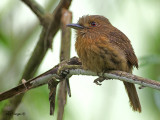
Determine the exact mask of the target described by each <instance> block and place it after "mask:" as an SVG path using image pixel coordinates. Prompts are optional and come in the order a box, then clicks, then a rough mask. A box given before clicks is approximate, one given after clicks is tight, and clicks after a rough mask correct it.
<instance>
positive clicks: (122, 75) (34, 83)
mask: <svg viewBox="0 0 160 120" xmlns="http://www.w3.org/2000/svg"><path fill="white" fill-rule="evenodd" d="M66 65H68V66H70V67H69V68H67V69H64V70H63V71H65V72H66V71H67V72H68V74H67V76H72V75H88V76H97V73H95V72H92V71H89V70H84V69H82V68H76V67H75V66H76V65H81V62H79V60H78V58H77V57H73V58H71V59H70V60H68V61H62V62H61V63H60V64H58V65H57V66H55V67H53V68H52V69H50V70H49V71H47V72H45V73H43V74H41V75H39V76H37V77H36V78H33V79H30V80H29V81H27V82H26V83H25V84H21V85H19V86H17V87H15V88H12V89H10V90H8V91H6V92H3V93H0V101H2V100H5V99H8V98H10V97H13V96H15V95H19V94H21V93H24V92H27V91H28V90H30V89H33V88H36V87H39V86H42V85H45V84H47V83H48V81H49V80H51V79H52V78H53V77H54V78H56V79H58V80H59V81H58V80H57V81H54V82H55V84H56V83H57V82H61V81H63V80H64V79H63V76H62V75H59V74H57V72H58V70H59V67H61V66H66ZM104 77H106V78H109V79H118V80H121V81H125V82H130V83H134V84H139V85H141V86H145V87H150V88H153V89H157V90H160V82H158V81H155V80H150V79H146V78H142V77H139V76H136V75H133V74H130V73H127V72H123V71H117V70H114V71H108V72H106V73H104ZM26 88H27V89H26Z"/></svg>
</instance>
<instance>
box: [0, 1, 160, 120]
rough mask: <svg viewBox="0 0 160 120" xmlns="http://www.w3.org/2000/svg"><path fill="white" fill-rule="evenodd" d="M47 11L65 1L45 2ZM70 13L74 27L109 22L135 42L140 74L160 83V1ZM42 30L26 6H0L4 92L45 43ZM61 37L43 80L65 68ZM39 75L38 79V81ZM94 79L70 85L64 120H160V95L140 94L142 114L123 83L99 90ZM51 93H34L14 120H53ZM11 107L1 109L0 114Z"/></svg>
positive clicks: (81, 7)
mask: <svg viewBox="0 0 160 120" xmlns="http://www.w3.org/2000/svg"><path fill="white" fill-rule="evenodd" d="M37 2H38V3H40V4H41V5H42V6H43V7H44V8H46V10H47V11H53V9H54V8H55V7H56V5H57V4H58V2H59V0H39V1H37ZM70 10H71V11H72V12H73V22H77V20H78V18H79V17H81V16H82V15H87V14H90V15H91V14H99V15H103V16H105V17H107V18H108V19H109V20H110V21H111V23H112V24H113V25H114V26H116V27H117V28H118V29H120V30H121V31H123V32H124V33H125V34H126V35H127V36H128V38H129V39H130V40H131V42H132V45H133V47H134V49H135V53H136V55H137V56H138V58H139V63H140V68H139V70H135V71H134V74H136V75H139V76H142V77H146V78H150V79H154V80H159V81H160V72H159V71H160V14H159V13H160V0H134V1H131V0H106V1H105V0H94V1H92V0H88V1H86V0H81V1H78V0H73V1H72V5H71V7H70ZM40 31H41V26H40V25H39V21H38V19H37V18H36V16H35V15H34V13H33V12H32V11H31V10H30V9H29V8H28V7H27V6H26V5H25V4H24V3H23V2H21V1H19V0H15V1H11V0H5V1H1V2H0V61H1V62H0V68H1V69H0V92H3V91H5V90H8V89H10V88H12V87H15V86H16V85H17V83H18V81H17V80H19V78H20V77H21V74H22V72H23V70H24V67H25V65H26V62H27V60H28V59H29V57H30V55H31V53H32V51H33V48H34V46H35V45H36V42H37V40H38V38H39V35H40ZM60 32H61V31H59V32H58V33H57V35H56V37H55V38H54V39H55V41H54V43H53V50H49V51H48V52H47V55H46V57H45V59H44V60H43V63H42V64H41V66H40V68H39V71H38V72H37V74H36V75H39V74H41V73H43V72H45V71H46V70H48V69H50V68H51V67H52V66H54V65H56V64H57V63H58V62H59V48H60V39H61V38H60ZM72 33H73V34H72V48H71V56H72V57H73V56H76V52H75V50H74V43H75V32H74V31H73V32H72ZM36 75H35V76H36ZM94 79H95V78H93V77H85V76H73V77H72V78H71V79H70V83H71V90H72V97H71V98H68V103H67V105H66V108H65V118H64V120H72V119H73V120H82V119H83V120H97V119H101V120H117V119H120V120H121V119H122V120H128V119H130V120H135V119H136V120H159V119H160V101H159V100H160V92H159V91H156V90H153V89H150V88H144V89H142V90H139V89H138V93H139V96H140V101H141V104H142V113H141V114H139V113H136V112H133V111H132V110H131V108H130V107H129V103H128V97H127V95H126V93H125V90H124V86H123V84H122V82H120V81H117V80H113V81H106V82H103V85H102V86H101V87H99V86H97V85H95V84H93V80H94ZM48 93H49V90H48V88H47V85H45V86H42V87H40V88H36V89H33V90H31V91H29V92H27V94H26V95H25V97H24V98H23V101H22V103H21V105H20V106H19V107H18V109H17V110H16V113H22V112H25V116H14V118H13V119H14V120H22V119H23V120H28V119H29V120H44V119H48V120H51V119H52V120H53V119H54V118H56V117H53V116H50V115H49V101H48ZM6 102H7V101H3V102H1V103H0V112H1V109H2V108H3V106H4V105H5V103H6Z"/></svg>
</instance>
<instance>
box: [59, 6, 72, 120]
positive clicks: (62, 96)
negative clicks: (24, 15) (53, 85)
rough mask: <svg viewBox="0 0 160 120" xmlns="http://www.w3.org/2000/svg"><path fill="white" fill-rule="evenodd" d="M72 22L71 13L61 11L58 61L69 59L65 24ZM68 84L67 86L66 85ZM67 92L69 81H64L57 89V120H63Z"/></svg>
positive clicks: (68, 43) (67, 33)
mask: <svg viewBox="0 0 160 120" xmlns="http://www.w3.org/2000/svg"><path fill="white" fill-rule="evenodd" d="M71 22H72V13H71V12H70V11H68V10H67V9H63V10H62V17H61V30H62V33H61V36H62V38H61V51H60V61H63V60H66V59H69V58H70V48H71V29H70V28H68V27H66V25H67V24H69V23H71ZM67 83H68V84H67ZM67 90H68V93H69V96H70V95H71V93H70V86H69V79H65V80H64V81H63V82H61V83H60V84H59V89H58V115H57V120H62V119H63V114H64V107H65V104H66V101H67Z"/></svg>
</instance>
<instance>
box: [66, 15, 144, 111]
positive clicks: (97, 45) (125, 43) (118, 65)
mask: <svg viewBox="0 0 160 120" xmlns="http://www.w3.org/2000/svg"><path fill="white" fill-rule="evenodd" d="M67 26H68V27H71V28H74V29H76V33H77V37H76V44H75V48H76V51H77V54H78V56H79V58H80V60H81V62H82V66H83V67H84V68H85V69H89V70H91V71H94V72H97V73H103V72H104V71H106V70H121V71H126V72H129V73H132V69H133V67H136V68H138V60H137V57H136V55H135V53H134V50H133V48H132V45H131V43H130V40H129V39H128V38H127V36H126V35H125V34H123V33H122V32H121V31H120V30H118V29H117V28H115V27H114V26H113V25H112V24H111V23H110V22H109V20H108V19H107V18H105V17H103V16H100V15H87V16H82V17H81V18H80V19H79V21H78V23H77V24H68V25H67ZM123 83H124V86H125V88H126V91H127V94H128V97H129V100H130V106H131V107H132V108H133V110H134V111H138V112H141V105H140V101H139V98H138V94H137V91H136V88H135V85H134V84H132V83H128V82H123Z"/></svg>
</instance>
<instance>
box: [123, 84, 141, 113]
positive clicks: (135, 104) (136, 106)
mask: <svg viewBox="0 0 160 120" xmlns="http://www.w3.org/2000/svg"><path fill="white" fill-rule="evenodd" d="M123 83H124V86H125V88H126V91H127V94H128V97H129V101H130V106H131V107H132V108H133V111H138V112H141V104H140V101H139V98H138V94H137V91H136V88H135V85H134V84H133V83H129V82H123Z"/></svg>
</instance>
